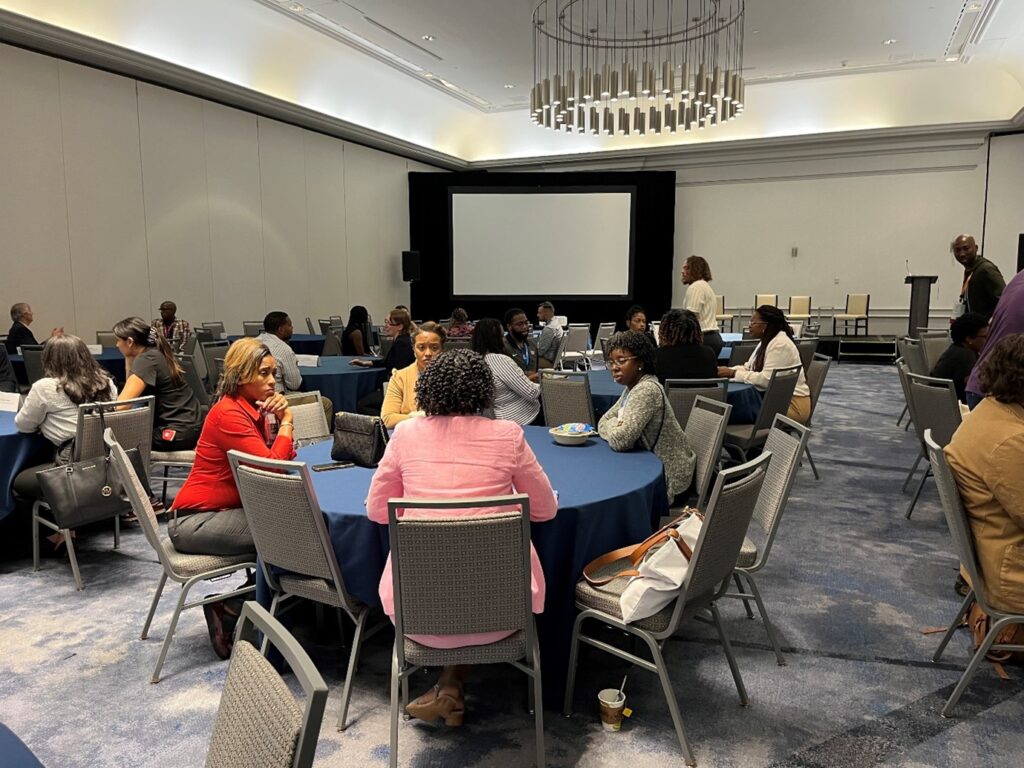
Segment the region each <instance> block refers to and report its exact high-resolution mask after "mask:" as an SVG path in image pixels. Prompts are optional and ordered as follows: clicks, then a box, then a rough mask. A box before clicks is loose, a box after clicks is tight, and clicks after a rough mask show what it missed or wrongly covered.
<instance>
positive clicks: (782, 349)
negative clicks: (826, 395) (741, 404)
mask: <svg viewBox="0 0 1024 768" xmlns="http://www.w3.org/2000/svg"><path fill="white" fill-rule="evenodd" d="M748 330H749V331H750V334H751V335H752V336H753V337H754V338H755V339H760V340H761V341H760V343H759V344H758V345H757V347H756V348H755V349H754V352H753V353H752V354H751V355H750V359H749V360H747V362H745V363H744V364H743V365H740V366H737V367H735V368H729V367H727V366H720V367H719V369H718V375H719V376H721V377H724V378H727V379H736V381H742V382H745V383H747V384H753V385H754V387H755V388H757V389H758V390H760V391H761V392H764V391H765V390H767V389H768V384H769V383H771V380H772V372H773V371H774V370H775V369H776V368H791V367H793V366H794V365H798V366H800V371H799V378H797V381H796V389H794V390H793V399H792V400H791V401H790V403H789V410H788V411H787V413H786V416H788V417H789V418H791V419H793V421H798V422H800V423H801V424H806V423H807V420H808V419H809V418H810V417H811V390H810V389H808V387H807V379H806V378H805V377H804V367H803V362H802V361H801V360H800V350H798V349H797V348H796V344H795V343H793V329H792V328H791V327H790V325H789V323H788V322H786V316H785V315H784V314H783V313H782V310H781V309H779V308H778V307H773V306H771V305H770V304H763V305H762V306H760V307H758V308H757V309H755V310H754V314H753V316H752V317H751V318H750V327H749V329H748Z"/></svg>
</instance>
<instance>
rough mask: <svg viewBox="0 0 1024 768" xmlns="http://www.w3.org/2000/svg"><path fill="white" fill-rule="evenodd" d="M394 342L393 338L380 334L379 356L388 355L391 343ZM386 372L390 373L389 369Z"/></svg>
mask: <svg viewBox="0 0 1024 768" xmlns="http://www.w3.org/2000/svg"><path fill="white" fill-rule="evenodd" d="M394 343H395V340H394V339H392V338H391V337H390V336H381V337H380V356H381V357H387V356H388V352H390V351H391V345H392V344H394ZM388 373H390V371H389V372H388Z"/></svg>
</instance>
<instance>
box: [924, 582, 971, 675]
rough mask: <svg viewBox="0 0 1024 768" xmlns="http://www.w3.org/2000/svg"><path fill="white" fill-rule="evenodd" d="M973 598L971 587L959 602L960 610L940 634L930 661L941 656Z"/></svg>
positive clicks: (936, 659)
mask: <svg viewBox="0 0 1024 768" xmlns="http://www.w3.org/2000/svg"><path fill="white" fill-rule="evenodd" d="M973 600H974V590H973V589H972V590H971V591H969V592H968V593H967V597H965V598H964V601H963V602H962V603H960V610H959V611H957V612H956V616H954V617H953V621H952V622H950V625H949V628H948V629H947V630H946V634H944V635H943V636H942V642H941V643H939V647H938V648H936V649H935V653H934V654H933V655H932V661H938V660H939V659H941V658H942V654H943V653H944V652H945V650H946V646H947V645H949V641H950V640H952V639H953V635H954V634H955V633H956V631H957V630H958V629H959V628H960V622H962V621H963V620H964V616H966V615H967V610H968V609H969V608H970V607H971V602H972V601H973Z"/></svg>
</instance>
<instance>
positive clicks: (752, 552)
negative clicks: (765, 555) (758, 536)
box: [736, 536, 757, 568]
mask: <svg viewBox="0 0 1024 768" xmlns="http://www.w3.org/2000/svg"><path fill="white" fill-rule="evenodd" d="M755 562H757V544H755V543H754V542H753V541H751V539H750V537H748V536H744V537H743V546H742V547H740V554H739V557H737V558H736V567H737V568H749V567H750V566H752V565H753V564H754V563H755Z"/></svg>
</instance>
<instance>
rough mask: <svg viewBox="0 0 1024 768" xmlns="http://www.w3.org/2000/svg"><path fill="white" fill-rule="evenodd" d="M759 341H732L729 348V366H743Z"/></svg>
mask: <svg viewBox="0 0 1024 768" xmlns="http://www.w3.org/2000/svg"><path fill="white" fill-rule="evenodd" d="M760 343H761V342H759V341H756V340H754V341H734V342H733V343H732V345H731V347H730V352H729V365H730V366H735V365H743V364H744V363H745V362H747V360H749V359H750V356H751V355H752V354H754V350H755V349H757V345H758V344H760Z"/></svg>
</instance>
